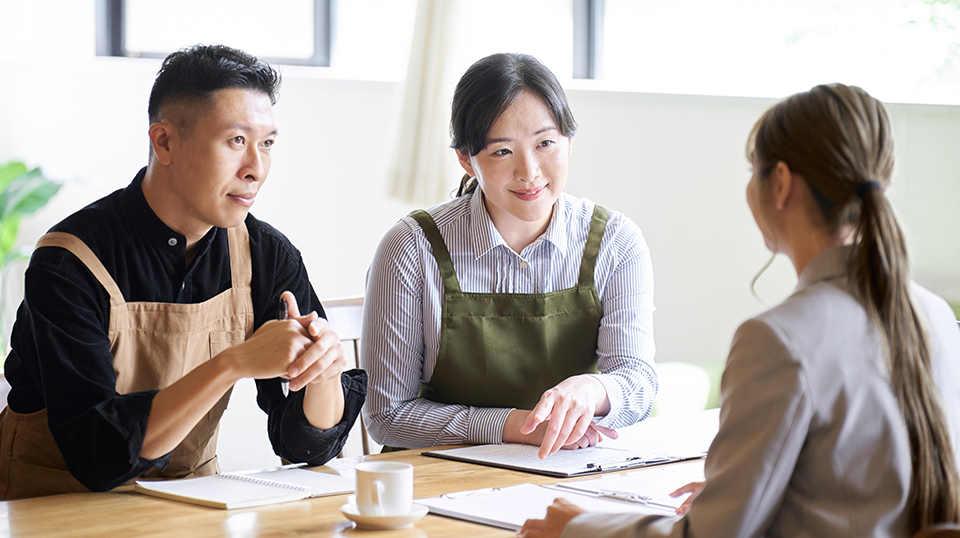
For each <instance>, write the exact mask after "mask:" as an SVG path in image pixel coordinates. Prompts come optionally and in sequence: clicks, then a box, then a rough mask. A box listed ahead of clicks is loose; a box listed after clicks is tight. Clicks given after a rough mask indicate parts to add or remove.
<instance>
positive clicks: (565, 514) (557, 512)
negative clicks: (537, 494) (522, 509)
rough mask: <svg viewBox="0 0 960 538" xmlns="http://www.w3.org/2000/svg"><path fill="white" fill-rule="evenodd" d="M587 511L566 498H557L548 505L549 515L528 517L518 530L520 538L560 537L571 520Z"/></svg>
mask: <svg viewBox="0 0 960 538" xmlns="http://www.w3.org/2000/svg"><path fill="white" fill-rule="evenodd" d="M583 512H585V510H584V509H583V508H580V507H579V506H577V505H575V504H573V503H572V502H570V501H568V500H566V499H559V498H558V499H555V500H554V501H553V504H551V505H550V506H548V507H547V517H545V518H543V519H528V520H527V521H526V522H524V524H523V527H520V531H519V532H517V536H518V537H520V538H559V536H560V534H562V533H563V529H565V528H566V527H567V524H568V523H570V520H571V519H573V518H575V517H577V516H578V515H580V514H582V513H583Z"/></svg>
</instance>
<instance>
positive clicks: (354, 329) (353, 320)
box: [320, 297, 370, 458]
mask: <svg viewBox="0 0 960 538" xmlns="http://www.w3.org/2000/svg"><path fill="white" fill-rule="evenodd" d="M320 304H322V305H323V311H324V313H325V314H326V316H327V323H329V324H330V328H331V329H333V330H334V332H336V333H337V336H339V337H340V341H341V342H342V343H343V344H344V345H343V351H344V353H345V354H346V355H347V364H348V365H351V367H353V368H359V367H360V328H361V326H362V325H363V297H349V298H346V299H331V300H327V301H320ZM351 360H352V363H351ZM357 422H358V424H359V428H360V443H361V446H362V447H363V455H364V456H368V455H370V439H369V436H368V435H367V428H366V425H365V424H364V423H363V416H362V415H361V416H360V419H359V420H358V421H357ZM339 457H341V458H342V457H343V452H340V455H339Z"/></svg>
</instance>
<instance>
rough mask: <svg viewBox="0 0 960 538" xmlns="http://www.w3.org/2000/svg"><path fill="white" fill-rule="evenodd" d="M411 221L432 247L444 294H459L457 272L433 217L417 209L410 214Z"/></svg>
mask: <svg viewBox="0 0 960 538" xmlns="http://www.w3.org/2000/svg"><path fill="white" fill-rule="evenodd" d="M410 216H411V217H413V220H415V221H417V223H418V224H420V227H421V228H423V234H424V235H426V236H427V240H428V241H430V246H431V247H433V257H434V259H436V260H437V268H438V269H440V277H441V278H442V279H443V290H444V292H448V291H449V292H456V293H459V292H460V281H459V280H457V272H456V271H454V270H453V262H452V261H451V260H450V251H448V250H447V244H446V243H444V242H443V237H441V235H440V230H439V229H438V228H437V223H436V222H434V221H433V217H431V216H430V214H429V213H427V212H426V211H424V210H422V209H417V210H416V211H413V212H412V213H410Z"/></svg>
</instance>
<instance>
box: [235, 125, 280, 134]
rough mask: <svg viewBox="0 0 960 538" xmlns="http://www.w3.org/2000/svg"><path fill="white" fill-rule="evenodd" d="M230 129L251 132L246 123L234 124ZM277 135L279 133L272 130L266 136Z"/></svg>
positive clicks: (251, 128) (276, 130)
mask: <svg viewBox="0 0 960 538" xmlns="http://www.w3.org/2000/svg"><path fill="white" fill-rule="evenodd" d="M230 129H237V130H240V131H246V132H250V131H252V130H253V127H251V126H249V125H247V124H246V123H234V124H233V125H231V126H230ZM278 134H280V131H279V130H278V129H276V128H274V130H272V131H270V132H269V133H267V136H277V135H278Z"/></svg>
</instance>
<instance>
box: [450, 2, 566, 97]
mask: <svg viewBox="0 0 960 538" xmlns="http://www.w3.org/2000/svg"><path fill="white" fill-rule="evenodd" d="M460 20H461V24H460V27H459V30H458V32H457V35H458V36H459V39H458V40H457V41H458V44H457V51H456V56H455V57H456V58H458V60H459V61H458V63H459V64H460V67H461V69H460V70H459V71H458V72H457V78H458V79H459V77H460V75H461V74H463V72H464V71H466V70H467V68H468V67H469V66H470V65H471V64H473V62H475V61H477V60H479V59H480V58H483V57H484V56H487V55H490V54H494V53H497V52H520V53H524V54H530V55H533V56H536V57H537V59H538V60H540V61H541V62H543V63H544V65H546V66H547V67H549V68H550V70H551V71H553V74H554V75H556V76H557V78H559V79H561V80H564V79H570V78H573V4H572V3H571V2H570V1H569V0H568V1H564V2H557V1H551V2H544V1H543V0H484V1H481V2H463V3H462V7H461V13H460Z"/></svg>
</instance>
